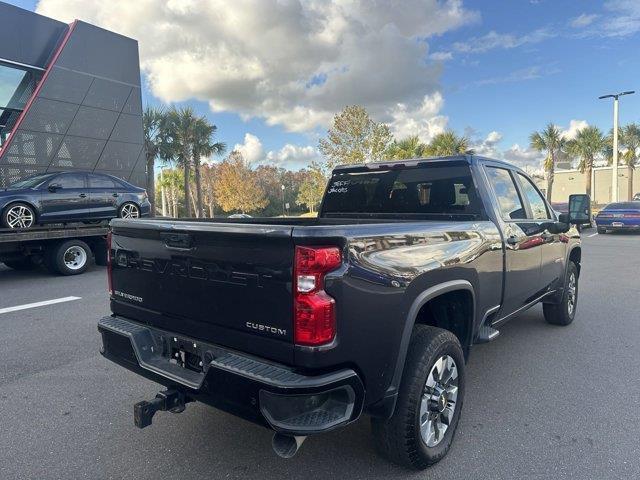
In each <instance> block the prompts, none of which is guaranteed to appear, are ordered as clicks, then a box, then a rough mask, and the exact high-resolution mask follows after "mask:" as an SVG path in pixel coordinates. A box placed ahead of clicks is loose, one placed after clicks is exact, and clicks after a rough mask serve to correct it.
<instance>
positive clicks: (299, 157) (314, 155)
mask: <svg viewBox="0 0 640 480" xmlns="http://www.w3.org/2000/svg"><path fill="white" fill-rule="evenodd" d="M266 160H267V161H266V163H270V164H274V165H277V166H279V167H285V168H289V169H294V170H297V169H300V168H305V167H308V166H309V165H310V164H311V162H312V161H314V160H317V161H320V160H321V158H320V152H318V150H317V149H316V148H315V147H312V146H311V145H306V146H298V145H292V144H290V143H287V144H286V145H285V146H284V147H282V148H281V149H280V150H271V151H270V152H269V153H267V157H266Z"/></svg>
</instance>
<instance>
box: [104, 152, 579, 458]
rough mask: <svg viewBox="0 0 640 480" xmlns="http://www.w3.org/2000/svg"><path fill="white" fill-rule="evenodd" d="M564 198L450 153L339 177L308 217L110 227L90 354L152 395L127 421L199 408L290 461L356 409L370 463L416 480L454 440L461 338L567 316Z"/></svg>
mask: <svg viewBox="0 0 640 480" xmlns="http://www.w3.org/2000/svg"><path fill="white" fill-rule="evenodd" d="M569 203H570V206H569V207H570V208H569V213H567V214H562V215H558V214H556V213H555V212H554V211H553V210H552V209H551V207H550V205H549V204H548V203H547V202H546V200H545V199H544V198H543V196H542V195H541V193H540V191H539V190H538V188H537V187H536V186H535V185H534V183H533V182H532V181H531V179H530V178H529V177H528V176H527V175H526V174H525V173H524V172H523V171H521V170H519V169H518V168H516V167H514V166H513V165H510V164H508V163H504V162H500V161H495V160H490V159H487V158H482V157H477V156H456V157H445V158H432V159H416V160H408V161H402V162H386V163H371V164H366V165H359V166H346V167H339V168H337V169H335V171H334V172H333V175H332V177H331V179H330V181H329V183H328V186H327V190H326V192H325V196H324V199H323V202H322V207H321V209H320V214H319V216H318V218H295V219H292V218H263V219H203V220H177V219H139V220H136V221H127V220H121V219H116V220H113V221H112V223H111V227H112V233H111V235H110V238H109V241H110V246H109V289H110V294H111V311H112V314H111V315H110V316H107V317H104V318H102V319H101V320H100V321H99V324H98V329H99V331H100V333H101V334H102V342H103V347H102V354H103V355H104V356H105V357H106V358H108V359H110V360H112V361H114V362H116V363H118V364H120V365H122V366H123V367H125V368H127V369H129V370H132V371H134V372H137V373H139V374H140V375H142V376H144V377H147V378H149V379H152V380H154V381H156V382H157V383H159V384H162V385H163V386H164V387H165V388H166V390H163V391H161V392H160V393H158V394H157V395H156V397H155V398H153V399H152V400H151V401H145V402H140V403H138V404H136V405H135V407H134V420H135V424H136V425H137V426H138V427H145V426H148V425H150V424H151V421H152V417H153V415H154V414H155V413H156V412H157V411H159V410H168V411H172V412H180V411H182V410H184V408H185V405H186V404H187V403H188V402H191V401H201V402H204V403H207V404H209V405H212V406H214V407H217V408H219V409H222V410H225V411H227V412H231V413H233V414H235V415H238V416H240V417H243V418H245V419H247V420H250V421H252V422H256V423H258V424H261V425H264V426H266V427H268V428H271V429H273V430H274V431H275V434H274V440H273V447H274V450H275V451H276V452H277V453H278V454H280V455H281V456H283V457H289V456H292V455H293V454H294V453H295V452H296V451H297V449H298V448H299V447H300V445H301V443H302V441H303V440H304V438H305V437H306V436H308V435H312V434H318V433H322V432H326V431H328V430H332V429H335V428H339V427H343V426H345V425H347V424H349V423H350V422H353V421H355V420H356V419H358V418H359V417H360V415H361V414H362V413H366V414H368V415H370V417H371V422H372V430H373V434H374V439H375V445H376V447H377V448H378V449H379V450H380V452H381V453H382V454H384V455H385V456H386V457H387V458H389V459H390V460H392V461H394V462H396V463H399V464H402V465H406V466H410V467H413V468H424V467H426V466H429V465H431V464H433V463H435V462H437V461H438V460H440V459H441V458H443V457H444V455H445V454H446V453H447V451H448V449H449V447H450V446H451V443H452V441H453V437H454V433H455V431H456V427H457V424H458V420H459V418H460V412H461V409H462V402H463V398H464V393H465V361H466V360H467V358H468V356H469V350H470V348H471V346H472V345H473V344H475V343H483V342H489V341H491V340H493V339H495V338H496V336H497V335H498V333H499V331H498V328H499V326H500V325H501V324H503V323H504V322H506V321H507V320H509V319H511V318H513V317H515V316H516V315H517V314H518V313H520V312H522V311H523V310H525V309H527V308H529V307H531V306H532V305H535V304H536V303H539V302H542V303H543V306H544V317H545V319H546V320H547V322H549V323H552V324H555V325H568V324H569V323H571V322H572V321H573V319H574V316H575V312H576V305H577V300H578V278H579V275H580V261H581V248H580V239H579V234H578V232H577V230H576V228H575V227H574V226H572V224H573V225H575V224H579V223H582V222H588V221H589V218H590V212H589V198H588V197H587V196H586V195H574V196H572V197H571V198H570V200H569Z"/></svg>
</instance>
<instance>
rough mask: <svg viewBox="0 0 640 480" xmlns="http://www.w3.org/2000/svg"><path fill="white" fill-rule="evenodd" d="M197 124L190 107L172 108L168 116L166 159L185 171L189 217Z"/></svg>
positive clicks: (185, 199)
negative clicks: (193, 149) (193, 150)
mask: <svg viewBox="0 0 640 480" xmlns="http://www.w3.org/2000/svg"><path fill="white" fill-rule="evenodd" d="M196 124H197V119H196V117H195V116H194V114H193V109H191V108H190V107H185V108H180V109H177V108H175V107H174V108H172V109H171V110H170V111H169V112H168V114H167V118H166V123H165V129H166V133H165V144H166V146H165V148H164V150H165V152H164V157H165V158H169V159H171V160H172V161H173V162H175V163H177V164H178V165H179V166H180V167H181V168H182V170H183V182H184V204H185V211H186V214H187V217H191V216H192V212H191V203H190V198H191V187H190V181H191V171H192V169H191V167H192V163H193V159H192V154H193V152H192V148H193V143H194V142H193V140H194V135H195V127H196Z"/></svg>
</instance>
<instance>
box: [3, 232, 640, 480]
mask: <svg viewBox="0 0 640 480" xmlns="http://www.w3.org/2000/svg"><path fill="white" fill-rule="evenodd" d="M593 233H594V232H593V231H590V230H588V231H586V232H585V234H584V235H583V254H582V258H583V269H582V274H581V279H580V292H579V305H578V310H577V317H576V320H575V321H574V323H573V324H572V325H570V326H569V327H565V328H563V327H554V326H551V325H547V324H546V323H545V322H544V320H543V318H542V309H541V307H540V306H538V307H535V308H533V309H532V310H530V311H528V312H526V313H524V314H523V315H521V316H520V317H519V318H517V319H515V320H513V321H512V322H510V323H508V324H507V325H506V326H504V327H502V329H501V335H500V337H499V338H498V339H497V340H496V341H494V342H492V343H490V344H486V345H479V346H476V347H474V348H473V350H472V353H471V358H470V361H469V364H468V373H467V393H466V398H465V405H464V410H463V414H462V420H461V423H460V426H459V429H458V432H457V436H456V440H455V442H454V446H453V448H452V449H451V451H450V453H449V455H448V456H447V457H446V458H445V459H444V460H443V461H442V462H440V463H439V464H437V465H436V466H435V467H432V468H431V469H429V470H427V471H424V472H411V471H407V470H404V469H402V468H399V467H396V466H393V465H391V464H388V463H387V462H386V461H385V460H383V459H381V458H379V457H378V456H376V454H375V452H374V449H373V445H372V442H371V437H370V427H369V420H368V418H366V417H363V418H361V419H360V420H359V421H358V422H356V423H355V424H353V425H351V426H349V427H347V428H345V429H342V430H339V431H336V432H332V433H329V434H326V435H323V436H319V437H313V438H309V439H307V441H306V442H305V444H304V445H303V447H302V448H301V450H300V452H299V453H298V455H297V456H296V457H294V458H293V459H291V460H282V459H280V458H278V457H277V456H276V455H275V454H274V453H273V452H272V450H271V436H272V435H271V433H270V432H269V431H267V430H266V429H263V428H261V427H257V426H254V425H252V424H250V423H247V422H245V421H243V420H240V419H237V418H235V417H232V416H230V415H227V414H225V413H222V412H219V411H216V410H214V409H211V408H209V407H206V406H204V405H199V404H195V405H194V404H190V405H189V406H188V407H187V409H186V411H185V412H184V413H182V414H179V415H173V414H169V413H164V412H161V413H159V414H158V415H157V416H156V417H155V418H154V423H153V426H151V427H149V428H146V429H144V430H138V429H136V428H135V427H134V425H133V404H134V403H136V402H138V401H140V400H149V399H150V398H152V397H153V396H154V395H155V393H156V392H157V391H158V390H159V386H157V385H155V384H154V383H152V382H149V381H147V380H144V379H141V378H140V377H138V376H136V375H134V374H132V373H129V372H127V371H126V370H124V369H123V368H121V367H119V366H117V365H115V364H112V363H110V362H108V361H107V360H105V359H103V358H102V357H101V356H100V355H99V353H98V349H99V344H100V340H99V335H98V333H97V330H96V322H97V319H98V318H99V317H101V316H103V315H105V314H107V312H108V301H107V294H106V276H105V270H104V268H101V267H92V268H91V269H90V270H89V271H88V272H87V273H85V274H84V275H81V276H78V277H53V276H50V275H49V274H47V273H45V272H27V273H25V272H15V271H12V270H9V269H8V268H5V267H4V266H0V312H1V311H2V310H3V309H6V308H8V307H14V306H18V305H22V304H27V303H32V302H40V301H46V300H52V299H56V298H61V297H67V296H76V297H80V298H79V299H77V300H71V301H68V302H64V303H58V304H53V305H46V306H41V307H35V308H28V309H25V310H20V311H13V312H7V313H0V328H1V332H2V333H1V334H0V347H1V348H0V365H1V367H0V411H1V417H0V432H1V433H0V452H1V453H0V472H1V473H0V476H1V478H2V479H6V480H10V479H34V478H39V479H44V478H46V479H60V478H65V479H75V478H89V479H129V478H131V479H134V478H135V479H140V480H141V479H159V478H167V479H178V478H179V479H191V478H194V479H195V478H198V479H201V478H212V479H218V478H225V479H226V478H248V479H253V478H255V479H264V478H285V477H286V478H292V479H293V478H304V479H306V480H308V479H310V478H318V477H324V478H447V479H468V478H492V479H493V478H505V479H506V478H640V441H638V432H639V431H640V316H639V312H640V289H639V280H640V273H639V272H640V235H625V234H614V235H593ZM592 235H593V236H592Z"/></svg>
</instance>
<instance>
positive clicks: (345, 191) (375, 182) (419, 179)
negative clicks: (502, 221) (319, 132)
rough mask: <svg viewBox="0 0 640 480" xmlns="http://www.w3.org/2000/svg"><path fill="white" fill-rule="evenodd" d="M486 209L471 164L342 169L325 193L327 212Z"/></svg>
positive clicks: (470, 212)
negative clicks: (480, 197) (383, 168)
mask: <svg viewBox="0 0 640 480" xmlns="http://www.w3.org/2000/svg"><path fill="white" fill-rule="evenodd" d="M480 213H481V202H480V199H479V198H478V194H477V191H476V188H475V185H474V183H473V178H472V177H471V171H470V169H469V166H468V165H459V166H452V165H450V164H449V165H444V164H443V165H428V166H419V167H409V168H402V169H390V170H371V171H352V172H350V171H346V172H337V173H334V175H333V176H332V177H331V180H330V181H329V185H328V187H327V191H326V194H325V198H324V202H323V206H322V216H324V217H331V216H361V215H365V216H387V215H389V214H403V215H409V216H411V215H417V216H424V217H434V218H446V217H460V216H471V217H477V216H479V215H480Z"/></svg>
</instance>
